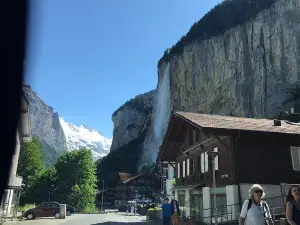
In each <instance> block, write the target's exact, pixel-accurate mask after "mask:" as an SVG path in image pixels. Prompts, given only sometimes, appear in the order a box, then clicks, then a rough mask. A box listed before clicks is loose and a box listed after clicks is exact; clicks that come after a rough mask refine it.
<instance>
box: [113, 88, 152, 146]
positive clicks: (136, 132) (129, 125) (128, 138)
mask: <svg viewBox="0 0 300 225" xmlns="http://www.w3.org/2000/svg"><path fill="white" fill-rule="evenodd" d="M154 100H155V90H152V91H150V92H147V93H145V94H142V95H138V96H136V97H135V98H133V99H131V100H129V101H128V102H126V103H125V104H124V105H122V106H121V107H120V108H119V109H117V110H116V111H115V112H114V113H113V115H112V120H113V123H114V131H113V140H112V145H111V148H110V151H115V150H117V149H118V148H120V147H122V146H124V145H126V144H128V143H130V142H132V141H133V140H135V139H137V138H139V137H140V136H141V135H143V134H145V133H147V131H148V129H149V127H150V124H151V117H152V107H153V104H154Z"/></svg>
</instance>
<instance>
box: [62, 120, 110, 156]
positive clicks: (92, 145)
mask: <svg viewBox="0 0 300 225" xmlns="http://www.w3.org/2000/svg"><path fill="white" fill-rule="evenodd" d="M59 121H60V124H61V126H62V128H63V131H64V133H65V136H66V140H67V147H68V150H69V151H72V150H76V149H79V148H88V149H91V150H92V153H93V156H94V159H95V160H96V159H99V158H100V157H103V156H106V155H107V154H108V153H109V150H110V146H111V143H112V139H111V138H106V137H104V136H103V135H101V134H100V132H99V131H97V130H94V129H89V128H87V127H85V126H79V127H78V126H76V125H74V124H72V123H68V122H66V121H65V120H64V119H63V118H59Z"/></svg>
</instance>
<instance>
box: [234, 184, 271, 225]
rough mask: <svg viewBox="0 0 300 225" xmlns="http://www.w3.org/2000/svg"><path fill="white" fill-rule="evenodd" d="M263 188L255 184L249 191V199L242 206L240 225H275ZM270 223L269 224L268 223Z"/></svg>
mask: <svg viewBox="0 0 300 225" xmlns="http://www.w3.org/2000/svg"><path fill="white" fill-rule="evenodd" d="M264 197H265V193H264V190H263V188H262V187H261V186H260V185H259V184H254V185H252V187H251V188H250V190H249V199H248V200H246V201H245V202H244V204H243V206H242V210H241V215H240V222H239V225H266V224H268V225H274V223H273V220H272V217H271V213H270V210H269V206H268V204H267V203H266V202H265V201H263V200H262V199H263V198H264ZM267 221H268V223H267Z"/></svg>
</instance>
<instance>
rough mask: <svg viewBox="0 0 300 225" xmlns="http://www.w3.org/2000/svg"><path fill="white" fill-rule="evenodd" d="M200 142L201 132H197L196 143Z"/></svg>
mask: <svg viewBox="0 0 300 225" xmlns="http://www.w3.org/2000/svg"><path fill="white" fill-rule="evenodd" d="M199 141H200V130H198V129H197V130H196V143H198V142H199Z"/></svg>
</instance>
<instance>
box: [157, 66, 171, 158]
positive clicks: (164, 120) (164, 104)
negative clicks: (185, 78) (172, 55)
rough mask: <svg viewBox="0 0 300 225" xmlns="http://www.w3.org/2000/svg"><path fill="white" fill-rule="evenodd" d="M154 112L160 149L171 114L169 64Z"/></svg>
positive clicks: (159, 88) (159, 89)
mask: <svg viewBox="0 0 300 225" xmlns="http://www.w3.org/2000/svg"><path fill="white" fill-rule="evenodd" d="M154 110H155V111H154V137H155V139H156V141H157V144H158V147H159V146H160V145H161V143H162V141H163V138H164V135H165V132H166V129H167V126H168V122H169V117H170V113H171V93H170V64H169V63H168V64H167V67H166V69H165V72H164V76H163V79H162V81H161V82H159V83H158V88H157V96H156V104H155V107H154ZM156 153H157V152H156Z"/></svg>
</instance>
